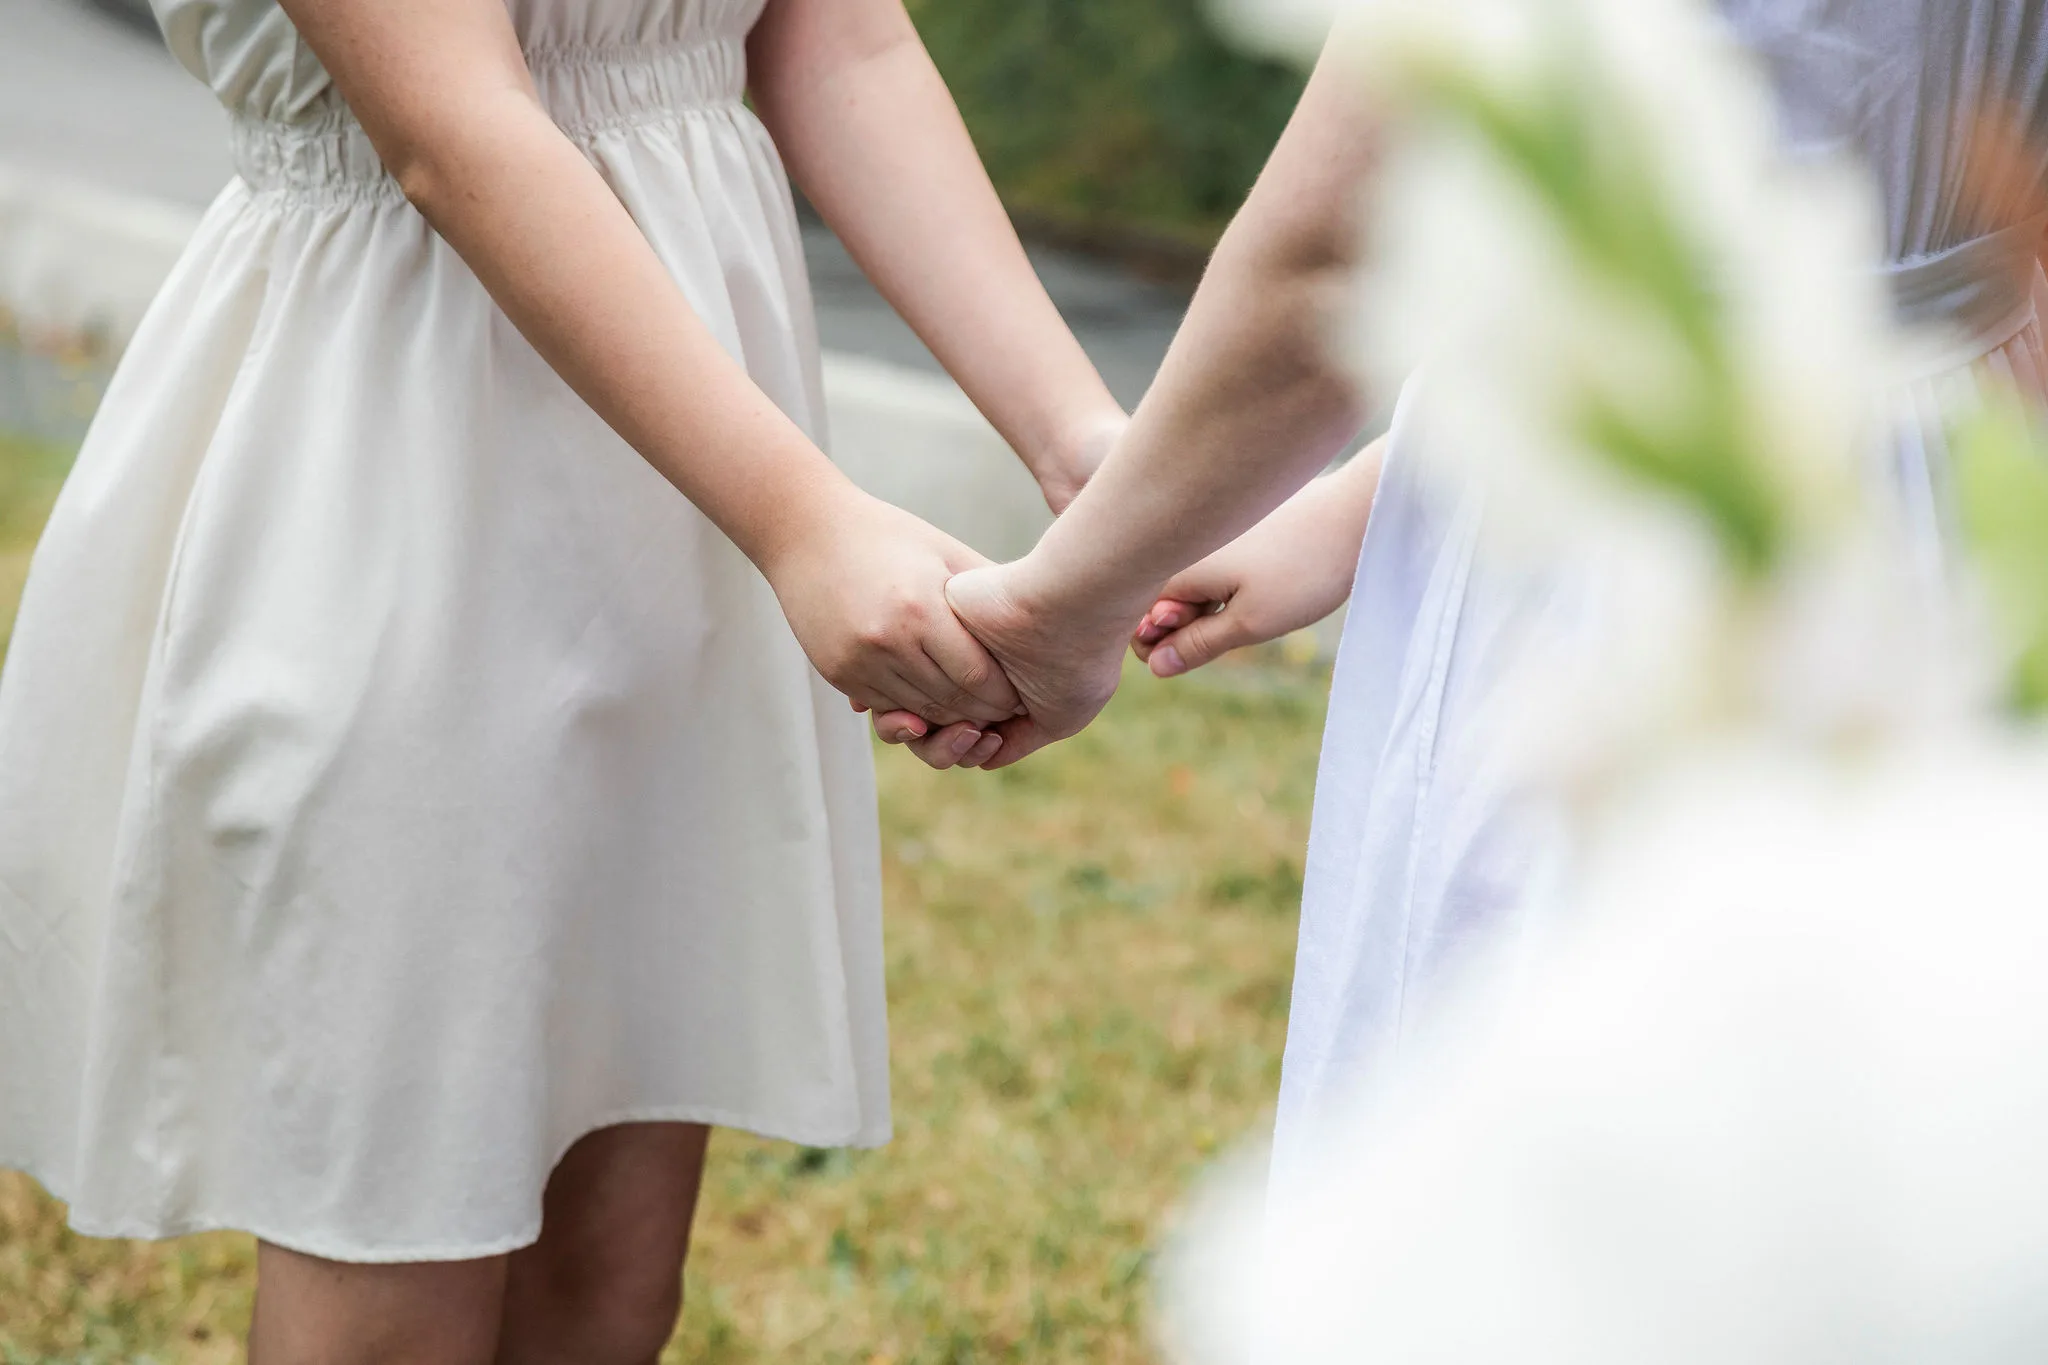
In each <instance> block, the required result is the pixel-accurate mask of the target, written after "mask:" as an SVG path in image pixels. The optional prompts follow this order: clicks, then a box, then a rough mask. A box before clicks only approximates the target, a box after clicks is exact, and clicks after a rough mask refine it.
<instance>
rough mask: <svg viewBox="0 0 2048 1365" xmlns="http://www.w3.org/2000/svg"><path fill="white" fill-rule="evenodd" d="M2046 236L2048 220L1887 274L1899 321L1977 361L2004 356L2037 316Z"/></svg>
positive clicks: (2015, 226)
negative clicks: (1947, 339) (2037, 280)
mask: <svg viewBox="0 0 2048 1365" xmlns="http://www.w3.org/2000/svg"><path fill="white" fill-rule="evenodd" d="M2044 234H2048V214H2044V215H2042V216H2040V217H2037V218H2030V219H2028V220H2027V221H2026V222H2024V223H2015V224H2013V225H2012V226H2011V227H2008V228H2005V229H2002V230H2001V231H1998V232H1994V233H1990V234H1988V235H1986V236H1983V237H1977V238H1973V239H1972V240H1970V241H1967V242H1963V243H1961V244H1959V245H1957V246H1953V247H1950V248H1949V249H1948V250H1946V251H1942V252H1938V253H1936V254H1934V255H1932V256H1922V257H1918V258H1915V259H1913V260H1908V261H1902V262H1900V263H1899V264H1897V265H1894V266H1890V267H1887V268H1886V270H1885V272H1884V274H1885V278H1886V281H1887V282H1888V283H1889V285H1890V286H1891V293H1892V305H1893V308H1894V310H1895V311H1896V313H1897V315H1898V318H1899V321H1901V322H1902V323H1904V324H1906V325H1907V326H1908V327H1914V328H1922V329H1928V330H1944V331H1947V332H1949V333H1951V334H1952V335H1953V336H1954V338H1955V340H1956V341H1957V342H1958V343H1960V344H1961V346H1962V348H1963V350H1965V351H1966V352H1967V353H1968V354H1969V356H1970V357H1971V358H1975V357H1977V356H1982V355H1987V354H1989V353H1990V352H1992V351H1995V350H1997V349H1998V348H1999V347H2000V346H2003V345H2004V344H2005V343H2006V342H2008V341H2010V340H2012V338H2013V336H2014V335H2015V334H2016V333H2018V331H2019V330H2020V329H2021V328H2022V327H2024V326H2025V325H2026V324H2027V321H2028V320H2029V319H2030V318H2031V317H2032V316H2033V306H2034V298H2033V289H2034V273H2035V270H2036V262H2037V260H2038V259H2039V252H2040V249H2041V244H2042V237H2043V235H2044Z"/></svg>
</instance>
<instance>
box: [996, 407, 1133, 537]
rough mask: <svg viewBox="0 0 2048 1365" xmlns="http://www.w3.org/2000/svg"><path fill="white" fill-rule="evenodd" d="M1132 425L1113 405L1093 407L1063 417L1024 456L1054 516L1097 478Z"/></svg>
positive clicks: (1123, 413) (1063, 509)
mask: <svg viewBox="0 0 2048 1365" xmlns="http://www.w3.org/2000/svg"><path fill="white" fill-rule="evenodd" d="M1105 398H1106V395H1105ZM1130 421H1131V419H1130V417H1129V416H1128V415H1127V414H1126V413H1125V412H1124V410H1123V409H1122V408H1120V407H1118V406H1117V405H1116V404H1115V403H1113V402H1105V403H1103V404H1100V405H1093V406H1090V407H1088V408H1086V409H1084V410H1080V411H1077V412H1074V413H1071V414H1067V415H1066V416H1064V417H1063V419H1062V420H1060V421H1059V422H1057V423H1055V424H1054V425H1053V426H1052V427H1051V428H1050V429H1049V430H1048V432H1047V434H1046V435H1045V436H1044V437H1043V438H1042V439H1040V440H1039V441H1037V442H1035V443H1033V444H1032V448H1031V449H1030V450H1028V451H1027V452H1023V456H1024V463H1025V465H1026V466H1027V467H1028V468H1029V469H1030V470H1031V475H1032V477H1033V478H1034V479H1035V480H1037V482H1038V487H1039V490H1040V491H1041V492H1043V493H1044V494H1045V501H1046V503H1047V505H1048V506H1050V507H1051V508H1052V510H1053V511H1054V512H1055V513H1059V512H1064V511H1065V510H1066V508H1067V504H1068V503H1070V502H1072V501H1073V500H1074V495H1075V494H1077V493H1079V492H1080V491H1081V489H1082V487H1083V486H1085V485H1086V484H1087V482H1088V480H1089V479H1091V478H1093V477H1094V475H1095V471H1096V470H1097V469H1099V468H1101V466H1102V462H1103V461H1104V460H1105V459H1107V458H1108V456H1109V452H1110V451H1111V450H1112V449H1113V448H1114V447H1115V445H1116V443H1117V439H1118V438H1119V437H1121V436H1122V435H1123V433H1124V428H1125V427H1127V426H1129V425H1130Z"/></svg>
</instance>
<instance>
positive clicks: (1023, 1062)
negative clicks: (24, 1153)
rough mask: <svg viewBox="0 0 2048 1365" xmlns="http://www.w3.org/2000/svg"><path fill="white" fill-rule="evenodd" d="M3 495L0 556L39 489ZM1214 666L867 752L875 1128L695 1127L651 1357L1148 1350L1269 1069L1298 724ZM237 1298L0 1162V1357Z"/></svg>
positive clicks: (53, 1353)
mask: <svg viewBox="0 0 2048 1365" xmlns="http://www.w3.org/2000/svg"><path fill="white" fill-rule="evenodd" d="M34 459H35V461H40V460H42V459H43V455H42V454H41V453H38V454H37V455H36V456H35V457H34ZM10 462H11V463H13V464H15V465H16V466H17V473H19V470H20V469H23V468H27V467H29V466H30V465H31V464H34V461H28V462H25V461H24V457H23V455H22V453H21V452H19V451H17V452H14V453H13V454H12V456H11V457H10V456H8V455H6V454H0V480H4V479H6V478H7V477H8V475H7V474H6V473H5V472H4V470H5V467H6V466H7V464H8V463H10ZM35 467H37V468H40V467H42V466H41V465H35ZM5 488H13V489H15V490H16V492H15V493H14V494H13V495H12V496H13V497H15V498H18V499H21V501H19V502H18V503H15V504H13V511H12V512H11V516H10V513H9V506H10V504H9V503H8V502H7V501H6V499H5V497H0V525H6V526H9V527H11V528H13V529H11V530H9V531H8V532H7V538H6V539H5V540H4V541H0V546H4V548H0V554H4V555H9V556H12V555H16V554H18V553H20V552H22V551H23V550H24V549H25V546H26V543H27V538H28V531H27V529H25V528H29V527H32V525H33V518H34V512H35V509H37V508H39V507H42V506H44V505H46V503H47V479H46V478H44V477H43V476H42V475H36V476H34V477H25V478H20V479H18V480H17V482H15V483H13V484H8V483H4V482H0V489H5ZM5 562H12V561H11V560H9V561H5ZM1215 674H1216V676H1214V677H1212V678H1206V679H1205V678H1202V677H1200V676H1199V675H1198V676H1197V678H1195V679H1190V680H1186V681H1183V682H1180V683H1175V684H1164V683H1159V682H1157V681H1155V680H1153V679H1151V678H1149V677H1147V676H1145V675H1143V674H1140V673H1137V672H1135V671H1134V672H1133V674H1132V676H1131V677H1130V678H1129V680H1128V682H1127V685H1126V687H1125V689H1124V693H1123V695H1122V696H1120V697H1119V698H1118V700H1117V702H1116V703H1115V704H1114V705H1113V706H1112V707H1111V709H1110V711H1109V712H1108V713H1107V714H1106V715H1105V717H1104V718H1103V720H1102V721H1101V722H1100V723H1099V724H1098V726H1097V727H1096V728H1095V729H1093V730H1091V731H1090V732H1089V733H1088V734H1086V735H1084V736H1082V737H1081V738H1079V739H1076V740H1073V741H1071V742H1069V743H1067V744H1065V745H1062V746H1059V747H1058V748H1055V749H1053V750H1050V751H1048V752H1047V753H1045V754H1043V755H1041V756H1039V757H1038V758H1035V759H1034V760H1032V761H1031V762H1029V763H1026V764H1024V765H1022V766H1020V767H1018V768H1016V769H1012V770H1009V771H1007V772H1004V773H999V774H940V773H932V772H928V771H926V770H925V769H923V768H921V767H919V766H917V765H916V764H915V763H914V762H912V761H911V760H910V759H909V758H908V756H907V755H904V754H901V753H894V752H890V753H885V754H883V755H882V756H881V759H880V767H881V786H882V812H883V831H884V841H885V853H886V860H885V875H886V878H887V890H888V906H889V918H888V957H889V984H890V999H891V1011H892V1013H891V1024H892V1029H893V1034H894V1039H893V1068H894V1078H895V1101H896V1124H897V1137H896V1140H895V1142H894V1143H893V1144H891V1145H890V1146H889V1147H888V1148H886V1149H884V1150H882V1151H879V1152H872V1153H847V1152H826V1151H811V1150H806V1149H802V1148H796V1147H791V1146H788V1145H786V1144H781V1143H772V1142H765V1141H761V1140H758V1139H754V1138H750V1137H745V1136H741V1135H736V1134H725V1133H722V1134H720V1135H719V1137H718V1139H717V1140H716V1142H715V1143H714V1144H713V1148H712V1159H711V1168H710V1171H709V1173H708V1177H707V1182H706V1188H705V1199H704V1205H703V1209H702V1214H701V1218H700V1223H699V1233H698V1243H697V1248H696V1250H695V1252H694V1253H693V1257H692V1261H691V1266H690V1272H689V1277H688V1279H689V1289H688V1306H687V1308H686V1311H685V1317H684V1323H683V1328H682V1331H681V1332H680V1333H679V1335H678V1337H677V1340H676V1342H675V1344H674V1345H673V1346H672V1347H671V1349H670V1351H669V1353H668V1356H667V1357H666V1359H667V1360H669V1361H675V1362H681V1361H685V1360H687V1361H691V1362H757V1361H758V1362H767V1361H777V1362H799V1363H801V1365H813V1363H815V1365H836V1363H837V1362H849V1363H851V1362H860V1363H861V1365H882V1363H883V1362H888V1363H889V1365H912V1363H913V1362H915V1363H916V1365H968V1363H969V1362H974V1363H975V1365H989V1363H992V1362H1004V1361H1031V1362H1069V1361H1071V1362H1082V1361H1087V1362H1091V1363H1094V1362H1101V1363H1103V1365H1115V1363H1116V1362H1135V1361H1144V1360H1149V1359H1151V1355H1152V1353H1151V1351H1150V1349H1149V1345H1148V1337H1147V1327H1146V1302H1147V1276H1146V1272H1147V1266H1148V1252H1149V1250H1150V1248H1152V1247H1153V1246H1154V1245H1155V1244H1156V1242H1157V1239H1158V1236H1159V1234H1160V1232H1161V1229H1162V1227H1163V1226H1164V1221H1163V1220H1165V1219H1166V1218H1167V1217H1168V1216H1169V1214H1170V1211H1171V1210H1172V1208H1173V1207H1174V1204H1175V1201H1176V1199H1177V1197H1178V1196H1179V1195H1180V1194H1181V1193H1182V1192H1183V1191H1184V1190H1185V1189H1186V1187H1187V1184H1188V1182H1189V1180H1190V1179H1191V1178H1192V1177H1193V1176H1194V1175H1195V1173H1196V1172H1197V1171H1199V1170H1200V1169H1201V1168H1202V1166H1203V1165H1204V1163H1205V1162H1206V1161H1207V1160H1208V1159H1209V1157H1210V1156H1211V1155H1212V1154H1213V1153H1214V1152H1216V1151H1217V1149H1218V1148H1219V1147H1220V1146H1221V1145H1223V1144H1226V1143H1228V1142H1229V1141H1230V1140H1231V1139H1233V1138H1234V1137H1236V1136H1238V1135H1239V1134H1241V1133H1243V1132H1244V1131H1246V1130H1247V1129H1248V1128H1251V1127H1253V1126H1255V1125H1257V1124H1258V1123H1260V1122H1261V1121H1262V1118H1263V1115H1264V1113H1265V1111H1266V1110H1267V1108H1268V1106H1269V1104H1270V1102H1271V1099H1272V1096H1273V1093H1274V1090H1275V1086H1276V1083H1277V1077H1278V1072H1279V1056H1280V1043H1281V1037H1282V1030H1283V1022H1284V1016H1285V1012H1286V1004H1287V993H1288V983H1289V969H1290V964H1291V960H1292V949H1293V934H1294V922H1295V901H1296V897H1297V895H1298V893H1299V889H1300V867H1301V863H1300V855H1301V850H1302V848H1303V845H1304V843H1305V841H1306V832H1307V816H1308V805H1309V793H1310V785H1311V780H1312V777H1313V764H1314V753H1315V747H1316V743H1317V740H1318V736H1319V732H1320V727H1321V713H1322V695H1323V686H1322V680H1321V679H1320V677H1318V676H1317V675H1315V674H1314V673H1312V672H1309V671H1307V670H1304V669H1300V668H1296V667H1293V666H1290V665H1288V664H1287V663H1286V662H1284V661H1283V660H1281V659H1279V658H1278V657H1277V656H1272V657H1268V658H1267V659H1264V660H1261V661H1259V662H1256V663H1254V664H1252V665H1249V666H1245V667H1240V668H1228V669H1221V670H1215ZM250 1288H251V1252H250V1247H249V1244H248V1242H247V1239H245V1238H242V1237H238V1236H214V1237H198V1238H189V1239H185V1240H184V1241H181V1242H176V1243H169V1244H162V1245H149V1244H142V1243H123V1242H94V1241H89V1240H87V1239H83V1238H78V1237H74V1236H72V1235H71V1234H69V1233H68V1232H66V1231H65V1230H64V1229H63V1226H62V1221H61V1210H60V1208H59V1207H58V1206H57V1205H56V1204H55V1203H54V1202H53V1201H51V1200H49V1199H48V1198H47V1197H46V1196H44V1195H43V1194H42V1193H41V1192H40V1191H38V1190H36V1189H35V1188H34V1187H33V1186H32V1185H31V1184H30V1183H29V1182H28V1181H26V1180H25V1179H22V1178H20V1177H15V1176H6V1175H0V1362H4V1365H22V1363H23V1362H36V1363H37V1365H43V1362H55V1361H60V1360H61V1361H65V1362H84V1361H107V1362H113V1361H131V1360H135V1359H138V1358H142V1357H147V1358H149V1359H151V1360H153V1361H156V1362H159V1365H174V1363H177V1365H183V1363H184V1362H213V1361H227V1360H232V1359H236V1358H238V1351H237V1346H236V1340H237V1338H238V1336H239V1334H240V1332H241V1330H242V1329H243V1327H244V1326H245V1324H246V1321H247V1315H248V1311H249V1296H250Z"/></svg>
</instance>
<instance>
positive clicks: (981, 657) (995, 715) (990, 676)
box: [924, 610, 1024, 724]
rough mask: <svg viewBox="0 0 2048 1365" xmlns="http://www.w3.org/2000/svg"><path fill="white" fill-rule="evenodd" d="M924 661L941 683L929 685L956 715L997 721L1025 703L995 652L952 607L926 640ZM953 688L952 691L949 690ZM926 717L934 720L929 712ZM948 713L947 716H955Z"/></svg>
mask: <svg viewBox="0 0 2048 1365" xmlns="http://www.w3.org/2000/svg"><path fill="white" fill-rule="evenodd" d="M924 653H925V660H926V662H927V663H929V664H930V665H931V669H932V671H933V672H934V673H936V674H937V675H938V676H939V678H940V679H941V682H940V683H939V684H938V685H936V686H935V685H933V684H930V683H927V684H926V690H927V691H930V692H933V693H934V694H935V695H936V696H937V697H938V698H939V700H940V701H941V702H942V703H943V704H944V705H945V706H946V707H947V708H948V709H949V710H951V711H953V712H956V713H957V718H959V719H963V720H979V721H984V722H987V723H991V724H992V723H994V722H996V721H999V720H1004V719H1007V718H1008V717H1010V716H1014V715H1017V714H1018V713H1019V712H1021V711H1022V710H1023V708H1024V703H1023V702H1022V700H1020V699H1019V697H1018V696H1017V689H1016V688H1015V687H1012V686H1011V685H1010V679H1009V677H1008V676H1007V675H1006V674H1005V673H1004V672H1003V668H1002V665H1001V664H998V663H997V662H996V657H995V655H993V654H991V653H989V652H988V650H987V648H986V647H984V646H983V645H982V643H981V641H979V640H977V639H975V638H974V636H973V635H972V634H971V633H969V631H968V629H967V627H966V626H964V625H961V624H960V622H959V621H958V620H957V619H956V618H955V617H954V616H953V614H952V613H951V611H950V610H949V611H948V612H947V614H946V621H945V623H944V624H943V625H941V626H940V627H939V628H937V629H934V630H933V631H931V632H930V633H929V634H928V635H927V636H926V637H925V641H924ZM948 689H950V690H948ZM925 718H926V719H927V720H930V719H933V717H931V716H930V715H926V717H925ZM954 718H955V717H954V716H946V717H944V719H948V720H950V719H954Z"/></svg>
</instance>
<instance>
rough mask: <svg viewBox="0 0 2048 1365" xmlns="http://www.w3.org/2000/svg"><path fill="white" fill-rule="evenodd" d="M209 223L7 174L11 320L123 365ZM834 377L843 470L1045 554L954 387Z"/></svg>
mask: <svg viewBox="0 0 2048 1365" xmlns="http://www.w3.org/2000/svg"><path fill="white" fill-rule="evenodd" d="M198 222H199V215H198V214H196V213H193V212H191V211H190V210H188V209H185V208H182V207H179V206H176V205H172V204H165V203H161V202H158V201H156V200H152V199H146V198H138V197H136V196H132V195H123V194H116V193H111V192H108V191H106V190H102V189H98V188H95V187H91V186H86V185H81V184H78V183H75V182H71V181H66V180H62V179H59V178H56V177H51V176H46V175H40V174H33V173H30V172H27V171H23V170H20V169H17V168H13V167H9V166H7V165H5V164H0V314H4V315H6V316H11V317H12V319H13V320H14V322H15V324H16V326H17V327H18V328H19V329H20V331H21V333H22V335H23V336H24V337H25V338H26V339H28V340H29V342H30V343H31V344H36V343H38V342H39V341H42V340H44V339H49V340H51V341H53V342H55V341H66V342H75V341H76V340H77V339H79V338H84V339H85V340H87V341H88V342H90V343H91V345H92V346H93V348H94V349H95V350H101V349H103V350H105V351H106V352H107V353H108V354H117V353H118V352H119V351H120V349H121V348H122V347H123V346H125V345H126V344H127V342H128V339H129V338H130V337H131V336H133V335H134V333H135V328H136V326H137V324H138V323H140V321H141V319H142V315H143V313H144V311H145V310H146V309H147V308H148V307H149V303H150V300H151V299H153V298H154V297H155V296H156V292H157V290H158V289H159V288H160V287H161V286H162V284H163V281H164V277H165V276H166V275H168V274H169V273H170V270H171V267H172V266H173V265H174V264H176V262H177V259H178V256H179V254H180V253H181V252H182V251H183V250H184V248H185V244H186V243H187V242H188V241H189V240H190V239H191V236H192V233H193V230H194V229H195V228H196V226H197V225H198ZM824 371H825V397H826V409H827V414H828V421H829V423H830V425H831V436H832V446H833V456H834V458H835V459H836V460H837V461H838V462H839V463H840V465H841V467H842V468H844V469H845V470H846V471H847V472H848V473H849V474H850V475H851V476H852V477H853V478H854V480H855V481H856V482H858V483H860V484H861V486H862V487H864V488H866V489H868V491H870V492H872V493H874V494H875V495H876V496H878V497H882V498H886V499H888V500H889V501H890V502H893V503H896V504H897V505H898V506H901V507H904V508H906V509H908V510H909V511H911V512H914V513H916V514H917V515H919V516H921V517H923V518H925V519H926V520H927V521H930V522H931V523H932V524H934V525H936V526H938V527H940V528H942V529H944V530H946V531H947V532H949V533H950V534H952V535H954V536H957V537H959V538H960V539H961V540H962V541H965V542H966V543H967V544H969V545H971V546H973V547H974V548H975V549H977V550H979V551H981V552H982V553H983V554H985V555H988V556H989V557H990V558H992V559H1011V558H1015V557H1016V556H1017V555H1020V554H1022V553H1023V552H1024V551H1026V550H1028V549H1029V548H1031V546H1032V545H1033V544H1034V543H1035V542H1036V541H1037V539H1038V536H1039V533H1040V532H1041V531H1043V530H1044V528H1045V526H1046V525H1047V523H1048V522H1049V520H1050V517H1049V515H1048V513H1047V511H1046V508H1045V504H1044V502H1043V501H1042V500H1041V499H1040V497H1039V494H1038V488H1037V486H1036V485H1035V484H1034V483H1033V482H1032V480H1031V478H1030V476H1029V475H1028V474H1026V473H1025V471H1024V469H1023V467H1022V466H1021V465H1020V464H1019V463H1018V462H1017V461H1016V459H1015V458H1014V457H1013V456H1012V455H1011V453H1010V450H1009V447H1008V446H1007V445H1005V444H1004V442H1003V440H1002V438H1001V437H1000V436H998V435H997V434H996V432H995V430H994V429H993V428H992V427H990V426H989V424H988V422H987V421H986V420H985V419H983V417H982V416H981V414H980V413H979V412H977V411H976V410H975V408H974V405H973V404H972V403H970V402H969V401H968V400H967V398H966V396H965V395H964V394H962V393H961V392H960V390H959V389H958V388H957V387H956V386H955V385H954V384H953V383H952V381H950V380H948V379H944V378H940V377H937V376H934V375H930V374H926V373H923V372H921V371H917V370H911V369H906V368H904V367H902V366H899V365H891V364H888V363H886V362H882V361H877V360H871V359H867V358H865V357H862V356H856V355H848V354H845V353H828V354H827V355H826V356H825V363H824ZM7 417H8V414H7V413H4V412H0V423H4V422H5V420H6V419H7Z"/></svg>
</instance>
